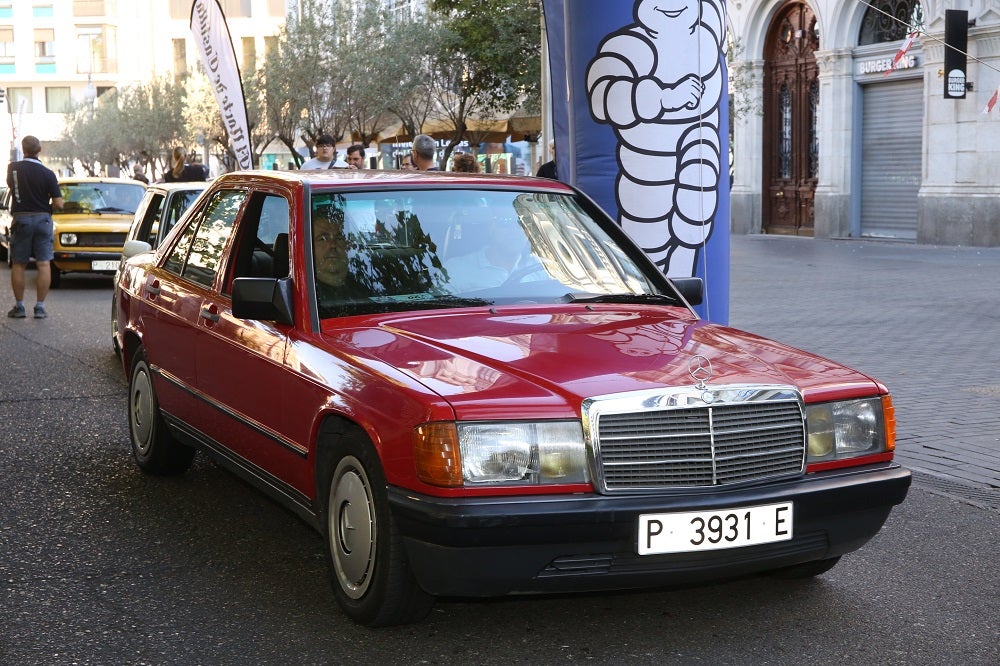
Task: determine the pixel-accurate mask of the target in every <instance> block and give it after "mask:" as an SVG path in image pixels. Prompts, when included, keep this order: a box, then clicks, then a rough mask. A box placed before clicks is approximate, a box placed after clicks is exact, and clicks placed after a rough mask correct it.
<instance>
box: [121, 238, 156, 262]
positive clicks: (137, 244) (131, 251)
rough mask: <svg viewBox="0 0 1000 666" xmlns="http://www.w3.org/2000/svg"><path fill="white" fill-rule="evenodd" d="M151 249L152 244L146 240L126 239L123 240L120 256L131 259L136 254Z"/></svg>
mask: <svg viewBox="0 0 1000 666" xmlns="http://www.w3.org/2000/svg"><path fill="white" fill-rule="evenodd" d="M152 249H153V246H152V245H150V244H149V243H147V242H146V241H141V240H127V241H125V247H123V248H122V257H124V258H125V259H131V258H132V257H134V256H135V255H137V254H142V253H143V252H149V251H150V250H152Z"/></svg>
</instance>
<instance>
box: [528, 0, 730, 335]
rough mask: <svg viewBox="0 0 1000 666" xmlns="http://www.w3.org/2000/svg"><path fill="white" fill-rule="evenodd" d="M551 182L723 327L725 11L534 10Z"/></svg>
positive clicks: (641, 0)
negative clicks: (591, 210)
mask: <svg viewBox="0 0 1000 666" xmlns="http://www.w3.org/2000/svg"><path fill="white" fill-rule="evenodd" d="M543 7H544V13H545V26H546V34H547V40H548V52H549V63H550V78H551V89H552V126H553V134H554V139H555V142H556V154H557V156H558V165H559V166H558V169H559V177H560V179H561V180H565V181H566V182H568V183H570V184H572V185H575V186H576V187H578V188H580V189H581V190H583V191H584V192H586V193H587V195H588V196H590V197H591V198H592V199H594V200H595V201H596V202H597V203H598V204H599V205H600V206H601V207H602V208H604V210H606V211H607V212H608V213H609V214H610V215H611V216H612V217H614V218H615V219H616V220H618V223H619V224H620V225H621V226H622V228H623V229H624V230H625V231H626V232H627V233H628V235H629V237H631V238H632V239H633V240H634V241H635V242H636V243H637V244H638V245H640V246H641V247H642V248H643V249H644V250H645V251H646V254H647V255H648V256H649V257H650V258H651V259H652V260H653V262H654V263H656V265H657V266H659V267H660V269H661V270H662V271H663V272H664V274H665V275H668V276H670V277H684V276H688V277H690V276H698V277H701V278H703V279H704V280H705V286H706V298H705V302H704V303H703V304H702V305H700V306H699V307H698V308H697V309H698V312H699V314H700V315H701V316H702V317H704V318H706V319H711V320H712V321H716V322H719V323H728V320H729V101H728V96H727V87H728V86H727V73H726V58H725V48H726V38H725V37H726V13H725V10H726V6H725V1H724V0H672V1H671V2H670V3H664V2H663V1H662V0H635V1H634V2H621V1H616V2H609V1H608V0H544V2H543Z"/></svg>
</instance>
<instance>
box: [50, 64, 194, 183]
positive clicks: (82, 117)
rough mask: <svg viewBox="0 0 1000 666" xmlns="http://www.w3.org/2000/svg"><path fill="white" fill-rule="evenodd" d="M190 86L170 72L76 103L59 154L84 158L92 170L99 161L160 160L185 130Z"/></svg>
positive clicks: (69, 159) (90, 171)
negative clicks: (91, 103) (176, 80)
mask: <svg viewBox="0 0 1000 666" xmlns="http://www.w3.org/2000/svg"><path fill="white" fill-rule="evenodd" d="M184 98H185V96H184V90H183V88H181V87H180V86H178V85H176V84H174V83H173V82H172V81H171V80H170V79H169V78H166V77H160V78H154V79H152V80H151V81H149V82H148V83H145V84H140V85H134V86H125V87H123V88H121V89H113V90H110V91H108V92H106V93H104V94H103V95H101V96H100V97H99V98H98V99H97V100H95V103H94V106H93V108H91V107H90V106H89V105H87V104H80V105H78V106H76V107H75V108H74V109H73V110H72V111H71V112H70V114H69V115H68V116H67V118H66V129H65V133H64V139H63V140H62V141H61V142H60V145H61V146H62V147H63V148H62V150H61V151H60V153H63V152H65V154H60V155H58V156H59V157H61V158H63V159H65V160H67V162H68V163H72V162H73V161H74V160H78V161H79V162H80V164H82V165H83V168H84V170H85V171H87V173H88V174H90V175H98V168H97V164H98V163H100V164H101V165H104V166H107V165H112V164H113V165H117V166H119V167H121V168H126V167H127V166H128V163H129V162H130V161H132V160H139V161H141V162H146V163H150V164H153V165H156V164H158V163H161V162H160V160H159V158H160V155H161V152H162V151H164V150H165V148H166V147H168V146H170V145H171V144H172V143H173V142H174V141H176V140H177V138H178V137H179V136H181V134H182V132H183V127H184V122H183V108H184Z"/></svg>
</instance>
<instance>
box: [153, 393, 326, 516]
mask: <svg viewBox="0 0 1000 666" xmlns="http://www.w3.org/2000/svg"><path fill="white" fill-rule="evenodd" d="M161 414H162V415H163V418H164V420H165V421H166V422H167V425H168V426H170V430H171V432H172V433H173V435H174V436H175V437H177V438H178V439H179V440H181V441H182V442H184V443H185V444H187V445H188V446H193V447H195V448H197V449H199V450H201V451H204V452H205V453H207V454H208V455H210V456H211V457H212V458H213V459H214V460H216V461H217V462H218V463H219V464H220V465H222V466H223V467H225V468H226V469H227V470H229V471H230V472H232V473H233V474H235V475H236V476H238V477H240V478H241V479H243V480H244V481H246V482H247V483H249V484H250V485H252V486H253V487H255V488H257V489H258V490H260V491H262V492H263V493H264V494H266V495H267V496H268V497H270V498H271V499H272V500H274V501H275V502H277V503H278V504H281V505H282V506H284V507H285V508H287V509H288V510H290V511H291V512H292V513H294V514H295V515H297V516H298V517H299V518H301V519H302V520H304V521H305V522H306V523H308V524H309V525H310V526H311V527H313V528H314V529H317V530H319V529H320V521H319V518H318V517H317V515H316V512H315V511H314V506H313V502H312V500H311V499H310V498H309V497H307V496H306V495H304V494H303V493H301V492H299V491H297V490H296V489H295V488H293V487H292V486H290V485H289V484H287V483H285V482H283V481H282V480H281V479H279V478H278V477H276V476H274V475H273V474H270V473H268V472H267V471H265V470H263V469H261V468H260V467H258V466H256V465H254V464H252V463H251V462H249V461H248V460H246V459H245V458H243V457H241V456H238V455H236V454H235V453H233V452H232V451H231V450H230V449H228V448H227V447H226V446H225V445H223V444H221V443H219V442H217V441H216V440H214V439H212V438H211V437H209V436H207V435H205V433H203V432H201V431H200V430H197V429H195V428H193V427H191V426H190V425H188V424H187V423H185V422H183V421H181V420H180V419H177V418H175V417H173V416H171V415H170V414H169V413H168V412H165V411H162V410H161Z"/></svg>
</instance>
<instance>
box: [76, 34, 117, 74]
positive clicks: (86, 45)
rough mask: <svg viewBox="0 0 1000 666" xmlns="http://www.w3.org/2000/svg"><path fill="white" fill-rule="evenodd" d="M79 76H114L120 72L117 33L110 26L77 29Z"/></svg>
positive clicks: (77, 70)
mask: <svg viewBox="0 0 1000 666" xmlns="http://www.w3.org/2000/svg"><path fill="white" fill-rule="evenodd" d="M76 42H77V61H76V73H77V74H96V73H98V72H101V73H106V74H113V73H116V72H117V71H118V60H117V58H116V54H117V45H116V43H117V31H116V30H115V27H114V26H110V25H89V26H88V25H78V26H77V27H76Z"/></svg>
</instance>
